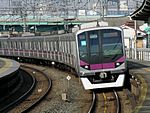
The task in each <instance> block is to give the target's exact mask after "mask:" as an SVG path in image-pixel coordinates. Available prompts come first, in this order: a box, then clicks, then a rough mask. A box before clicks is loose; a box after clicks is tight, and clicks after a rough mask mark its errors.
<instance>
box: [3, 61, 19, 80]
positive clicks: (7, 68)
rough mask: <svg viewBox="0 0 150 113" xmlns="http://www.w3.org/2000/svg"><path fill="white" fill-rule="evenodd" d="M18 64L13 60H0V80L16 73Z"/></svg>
mask: <svg viewBox="0 0 150 113" xmlns="http://www.w3.org/2000/svg"><path fill="white" fill-rule="evenodd" d="M19 67H20V64H19V63H18V62H16V61H14V60H10V59H5V58H0V78H2V77H5V76H7V75H10V74H11V73H13V72H15V71H17V70H18V69H19Z"/></svg>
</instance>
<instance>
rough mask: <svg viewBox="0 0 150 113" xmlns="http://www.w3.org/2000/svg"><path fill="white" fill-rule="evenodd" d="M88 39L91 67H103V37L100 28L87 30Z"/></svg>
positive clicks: (93, 68)
mask: <svg viewBox="0 0 150 113" xmlns="http://www.w3.org/2000/svg"><path fill="white" fill-rule="evenodd" d="M87 37H88V38H87V41H88V53H89V55H88V57H89V63H90V69H91V70H95V69H101V68H102V64H101V62H102V61H101V60H102V58H101V56H102V55H101V47H100V46H101V44H100V43H101V38H100V33H99V30H93V31H89V32H87Z"/></svg>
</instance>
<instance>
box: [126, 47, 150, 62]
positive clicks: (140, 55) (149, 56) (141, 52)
mask: <svg viewBox="0 0 150 113" xmlns="http://www.w3.org/2000/svg"><path fill="white" fill-rule="evenodd" d="M125 51H126V58H128V59H135V53H136V55H137V59H136V60H145V61H150V48H137V49H136V52H135V49H131V48H126V49H125Z"/></svg>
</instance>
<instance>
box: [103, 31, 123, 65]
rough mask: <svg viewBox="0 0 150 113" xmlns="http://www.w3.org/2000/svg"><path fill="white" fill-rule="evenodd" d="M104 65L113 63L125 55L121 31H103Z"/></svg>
mask: <svg viewBox="0 0 150 113" xmlns="http://www.w3.org/2000/svg"><path fill="white" fill-rule="evenodd" d="M101 34H102V53H103V58H102V59H103V63H105V62H111V61H114V60H116V59H118V58H119V57H120V56H122V55H123V48H122V47H123V46H122V38H121V31H118V30H113V29H110V30H102V31H101Z"/></svg>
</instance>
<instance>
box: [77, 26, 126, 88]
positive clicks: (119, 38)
mask: <svg viewBox="0 0 150 113" xmlns="http://www.w3.org/2000/svg"><path fill="white" fill-rule="evenodd" d="M76 41H77V46H78V47H77V50H78V64H79V69H78V70H79V71H78V72H79V75H80V78H81V81H82V83H83V86H84V88H85V89H97V88H109V87H121V86H123V84H124V80H125V71H126V59H125V50H124V39H123V31H122V29H121V28H119V27H98V28H91V29H85V30H80V31H78V32H77V34H76Z"/></svg>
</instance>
